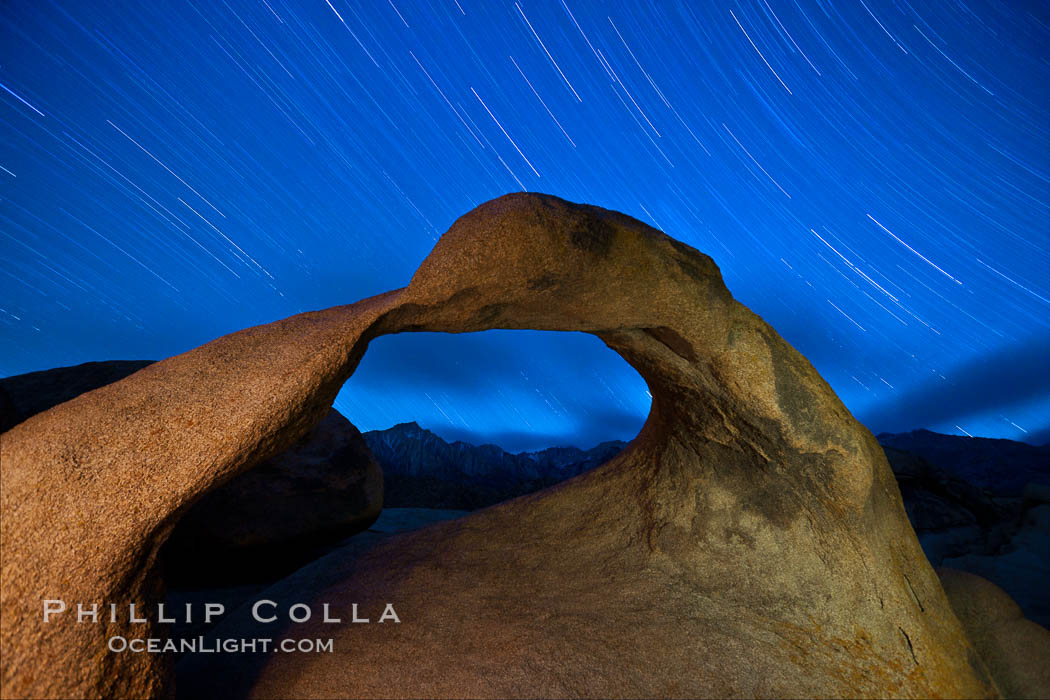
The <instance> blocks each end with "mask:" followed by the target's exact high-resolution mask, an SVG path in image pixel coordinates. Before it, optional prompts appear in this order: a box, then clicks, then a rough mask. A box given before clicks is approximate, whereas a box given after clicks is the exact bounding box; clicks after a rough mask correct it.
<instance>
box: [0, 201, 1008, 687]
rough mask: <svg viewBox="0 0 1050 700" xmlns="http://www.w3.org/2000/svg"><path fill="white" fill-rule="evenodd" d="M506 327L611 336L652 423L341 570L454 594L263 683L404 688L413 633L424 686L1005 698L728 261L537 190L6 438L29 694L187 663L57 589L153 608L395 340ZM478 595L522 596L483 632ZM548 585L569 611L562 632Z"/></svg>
mask: <svg viewBox="0 0 1050 700" xmlns="http://www.w3.org/2000/svg"><path fill="white" fill-rule="evenodd" d="M490 328H531V329H537V330H582V331H587V332H590V333H595V334H596V335H598V336H599V337H600V338H601V339H602V340H603V341H605V342H606V343H607V344H608V345H609V346H610V347H611V348H613V349H614V350H615V351H617V352H618V353H619V354H620V355H621V356H623V357H624V358H625V359H626V360H627V361H628V362H629V363H630V364H631V365H632V366H633V367H634V368H635V369H636V370H637V371H638V372H639V373H640V374H641V375H642V377H643V378H644V379H645V380H646V381H647V382H648V383H649V386H650V389H651V392H652V395H653V404H652V409H651V413H650V415H649V418H648V420H647V422H646V424H645V426H644V427H643V429H642V431H641V433H640V434H639V435H638V437H637V438H636V439H635V440H634V441H633V442H632V443H631V445H630V446H629V447H628V449H626V450H625V451H624V452H623V453H621V454H620V455H619V456H618V457H616V458H615V459H613V460H612V461H610V462H609V463H607V464H605V465H603V466H601V467H599V468H597V469H595V470H593V471H592V472H589V473H587V474H584V475H582V476H581V477H578V478H577V479H574V480H572V481H570V482H567V483H565V484H562V485H559V486H558V487H555V488H553V489H549V490H547V491H545V492H541V493H539V494H534V495H531V496H528V497H524V498H522V499H517V500H515V501H511V502H509V503H506V504H503V505H500V506H497V507H494V508H490V509H487V510H485V511H483V512H480V513H476V514H474V515H473V516H471V517H469V518H467V519H465V520H463V521H459V522H457V523H452V524H445V525H438V526H435V527H431V528H428V529H426V530H424V531H420V532H419V533H413V534H410V535H406V536H403V537H401V538H398V539H397V540H394V541H391V542H389V543H388V544H387V545H385V546H383V547H380V548H379V549H378V550H377V551H376V552H375V553H373V554H371V555H369V556H368V557H366V558H365V559H364V560H363V561H362V562H360V563H357V564H355V565H354V566H351V567H349V568H348V569H347V570H340V571H338V572H336V574H333V573H332V571H331V570H329V571H328V574H327V576H321V577H320V580H324V581H325V586H324V587H323V588H321V589H318V590H312V591H310V592H311V593H313V594H317V595H321V594H326V595H327V594H331V595H343V596H345V595H346V594H347V592H348V591H350V590H353V589H355V588H359V586H358V584H361V585H364V587H365V589H366V590H372V591H378V592H380V593H376V594H382V595H387V596H398V595H401V596H403V597H404V598H405V599H406V600H412V597H413V596H422V595H424V594H426V593H427V592H428V591H433V590H440V591H443V592H445V593H447V594H448V595H450V596H452V599H451V600H450V599H447V598H446V599H443V600H444V602H441V603H439V604H437V607H435V608H431V609H430V611H428V610H426V609H424V608H422V607H418V606H417V607H416V609H415V612H416V613H417V617H416V620H417V621H419V625H420V626H418V627H417V628H416V630H417V632H419V634H418V635H416V636H413V633H412V628H411V627H409V626H408V625H407V623H406V624H404V625H401V626H398V627H392V626H391V627H385V628H383V631H382V632H375V633H373V632H372V631H371V630H370V631H369V634H368V635H364V636H362V635H358V636H357V637H355V638H354V640H353V641H354V643H353V644H352V645H350V644H344V645H343V646H344V650H343V652H342V653H339V654H333V655H327V656H325V657H324V658H321V659H310V660H309V664H310V669H311V670H310V672H309V673H301V672H300V671H301V670H302V668H301V667H294V666H289V664H293V665H294V664H305V663H307V661H306V660H303V659H302V658H296V657H295V655H285V656H284V657H274V658H273V659H272V660H270V661H269V662H267V664H266V665H265V667H264V668H263V671H262V672H261V674H260V675H259V676H258V678H256V679H251V680H252V682H253V683H255V684H256V687H255V691H254V692H257V693H259V694H263V695H265V694H273V695H284V696H288V695H293V694H296V693H298V692H303V693H308V694H322V695H323V694H331V695H336V696H347V695H367V694H377V695H389V694H390V692H391V688H390V686H389V685H388V684H389V682H390V681H389V676H386V677H384V676H383V675H382V672H383V665H384V663H386V664H388V665H389V663H390V658H389V656H388V655H387V656H385V655H384V650H385V652H390V650H391V649H393V648H399V649H400V650H401V652H402V653H405V654H406V655H407V657H408V658H409V659H410V661H408V662H406V665H405V666H402V667H399V668H398V671H397V678H398V679H399V681H400V685H399V686H398V688H397V692H399V693H404V694H409V695H413V694H414V695H423V696H436V695H442V694H450V695H457V696H462V695H497V696H507V695H523V694H524V695H536V694H540V695H548V694H550V695H568V694H580V695H610V696H612V695H650V696H653V695H657V696H664V695H728V694H744V695H848V696H860V695H870V696H886V695H895V696H896V695H901V696H938V695H952V696H983V695H992V694H994V693H995V689H994V687H993V685H992V684H991V682H990V681H989V680H987V678H986V677H985V676H984V675H983V666H982V664H981V662H980V661H979V660H977V658H976V656H975V655H974V654H973V651H972V648H971V646H970V644H969V642H968V641H967V640H966V638H965V636H964V634H963V632H962V630H961V628H960V626H959V623H958V621H957V620H956V618H955V616H954V615H953V614H952V612H951V610H950V608H949V607H948V603H947V600H946V598H945V596H944V593H943V591H942V590H941V588H940V585H939V583H938V582H937V579H936V577H935V575H934V573H933V571H932V569H931V568H930V566H929V564H928V562H927V561H926V559H925V557H924V556H923V554H922V552H921V550H920V549H919V545H918V542H917V540H916V538H915V535H914V533H913V531H912V530H911V527H910V525H909V524H908V521H907V519H906V516H905V513H904V509H903V506H902V504H901V500H900V495H899V492H898V491H897V488H896V484H895V482H894V480H893V476H892V473H891V472H890V470H889V467H888V465H887V463H886V460H885V457H884V455H883V453H882V451H881V449H880V448H879V447H878V445H877V443H876V442H875V440H874V438H873V437H872V436H871V434H870V433H869V432H868V431H867V430H866V429H864V428H863V427H862V426H860V424H859V423H857V422H856V420H855V419H854V418H853V417H852V416H851V415H850V414H849V412H848V411H847V410H846V409H845V407H844V406H843V405H842V404H841V402H840V401H839V400H838V398H837V397H836V396H835V395H834V393H833V392H832V390H831V389H830V387H828V385H827V384H826V383H825V382H824V381H823V380H822V379H821V378H820V377H819V375H818V374H817V373H816V371H815V370H814V369H813V368H812V366H811V365H810V364H809V363H808V362H807V361H806V360H805V358H803V357H802V356H801V355H800V354H799V353H798V352H796V351H795V350H794V349H793V348H791V347H790V346H789V345H788V344H787V343H786V342H784V341H783V340H782V339H781V338H780V337H779V336H778V335H777V334H776V333H775V332H774V331H773V330H772V329H771V328H770V327H769V326H768V325H767V324H766V323H765V322H763V321H762V320H761V319H760V318H758V317H757V316H756V315H755V314H753V313H751V312H750V311H749V310H747V309H746V308H745V307H743V306H742V305H740V304H739V303H738V302H736V301H735V300H733V299H732V297H731V295H730V294H729V292H728V291H727V290H726V288H725V286H724V284H723V283H722V280H721V276H720V275H719V272H718V269H717V267H716V266H715V264H714V263H713V262H712V261H711V260H710V258H708V257H707V256H704V255H702V254H701V253H699V252H697V251H695V250H694V249H692V248H690V247H689V246H686V245H684V244H682V243H679V242H678V241H675V240H674V239H672V238H670V237H668V236H666V235H664V234H662V233H660V232H658V231H656V230H654V229H652V228H650V227H648V226H646V225H644V224H642V223H640V222H638V221H636V220H634V219H631V218H629V217H627V216H624V215H622V214H618V213H615V212H610V211H606V210H602V209H598V208H595V207H587V206H581V205H574V204H570V203H567V202H564V201H562V200H559V199H556V198H554V197H548V196H541V195H531V194H519V195H508V196H506V197H502V198H500V199H497V200H493V201H492V202H488V203H486V204H484V205H482V206H480V207H478V208H477V209H475V210H473V211H472V212H470V213H468V214H467V215H465V216H464V217H462V218H461V219H460V220H459V221H457V222H456V224H455V225H454V226H453V227H452V228H451V229H450V230H449V232H448V233H446V234H445V236H444V237H442V239H441V240H440V241H439V242H438V244H437V245H436V246H435V249H434V251H433V252H432V253H431V255H430V256H429V257H428V258H427V259H426V260H425V261H424V262H423V264H422V265H421V266H420V268H419V270H418V271H417V272H416V274H415V276H414V277H413V279H412V282H411V284H410V285H409V286H408V287H406V288H404V289H401V290H397V291H393V292H388V293H386V294H382V295H379V296H377V297H372V298H370V299H366V300H363V301H361V302H358V303H356V304H353V305H350V306H344V307H336V308H332V309H328V310H325V311H319V312H313V313H308V314H301V315H299V316H295V317H292V318H289V319H286V320H283V321H278V322H276V323H272V324H268V325H266V326H259V327H255V328H250V329H247V330H244V331H240V332H238V333H234V334H231V335H229V336H225V337H223V338H220V339H218V340H215V341H213V342H211V343H208V344H207V345H204V346H202V347H200V348H197V349H195V350H192V351H190V352H188V353H184V354H183V355H179V356H176V357H173V358H170V359H168V360H165V361H163V362H160V363H157V364H156V365H153V366H150V367H148V368H146V369H144V370H142V371H140V372H138V373H136V374H135V375H132V376H131V377H129V378H128V379H125V380H123V381H121V382H118V383H117V384H114V385H111V386H108V387H105V388H103V389H100V390H97V391H94V392H90V393H89V394H85V395H83V396H81V397H79V398H77V399H75V400H73V401H70V402H68V403H66V404H62V405H60V406H57V407H55V408H54V409H52V410H50V411H48V412H46V413H43V414H40V415H38V416H36V417H34V418H32V419H30V420H29V421H26V422H25V423H23V424H21V425H19V426H17V427H16V428H14V429H13V430H11V431H9V432H8V433H5V434H4V435H3V445H2V448H0V449H2V452H0V455H2V458H3V465H2V472H0V476H2V479H3V484H2V485H3V495H2V499H3V501H2V507H3V535H2V536H3V550H4V562H3V588H2V591H3V610H4V616H3V630H2V640H3V659H2V664H3V681H4V688H5V693H10V694H12V695H19V694H33V695H52V696H69V695H145V694H156V693H161V692H164V691H165V690H168V689H170V686H168V685H166V684H167V682H168V680H169V669H166V668H165V667H164V666H163V665H162V664H163V657H160V658H158V657H157V655H137V656H128V655H114V654H107V653H105V652H104V651H100V650H104V649H105V641H106V638H107V637H108V636H109V635H111V634H118V633H119V634H126V635H127V634H131V633H134V634H135V635H136V636H145V635H148V634H150V632H149V631H148V629H145V630H133V629H131V626H130V625H127V624H119V623H118V624H115V625H96V626H91V627H90V628H89V629H85V626H84V625H80V626H77V625H76V624H75V623H74V622H72V621H71V620H70V616H65V617H64V618H63V619H62V620H60V621H58V622H52V623H48V624H47V625H44V624H43V623H42V622H41V615H40V600H41V599H46V598H61V599H65V600H67V601H76V602H93V601H95V600H98V601H100V602H102V601H104V602H112V601H120V600H138V601H142V600H148V599H149V598H150V597H151V596H152V595H154V585H155V581H153V580H152V577H151V572H152V569H153V564H154V561H155V558H156V552H157V549H158V547H159V546H160V544H161V543H162V542H163V541H164V538H165V537H166V536H167V534H168V533H169V532H170V530H171V528H172V526H173V524H174V523H175V522H176V521H177V519H178V517H179V514H180V513H181V512H182V511H183V510H184V509H185V508H186V507H187V506H188V505H189V504H190V503H192V502H193V500H194V499H196V498H199V497H200V495H201V494H203V493H205V492H207V491H208V490H209V489H212V488H214V487H215V486H217V485H218V484H221V483H222V482H224V481H225V480H226V479H229V478H230V477H231V476H232V475H233V474H235V473H237V472H239V471H242V470H244V469H246V468H248V467H249V466H250V465H251V464H253V463H255V462H257V461H258V460H260V459H262V458H265V457H267V456H269V455H271V454H273V453H275V452H276V451H278V450H280V449H281V448H283V447H285V446H286V445H288V444H290V443H291V442H292V441H294V440H295V439H296V438H297V437H299V436H300V435H301V434H302V433H303V432H304V431H306V430H307V429H308V428H309V427H310V426H312V425H313V424H315V423H316V422H317V421H318V420H319V419H320V418H321V417H322V415H323V414H324V412H325V411H326V410H327V408H328V406H330V404H331V402H332V400H333V399H334V397H335V394H336V392H337V391H338V389H339V387H340V386H341V385H342V383H343V382H344V381H345V380H346V379H347V377H348V376H349V375H350V373H351V372H352V371H353V369H354V367H355V366H356V364H357V362H358V361H359V360H360V357H361V355H362V353H363V352H364V350H365V348H366V347H367V343H368V341H369V340H370V339H371V338H374V337H376V336H377V335H380V334H385V333H396V332H405V331H418V330H428V331H446V332H468V331H478V330H486V329H490ZM500 553H502V555H503V559H494V557H496V556H497V555H499V554H500ZM508 566H511V568H507V567H508ZM486 567H487V568H486ZM514 567H518V569H517V570H515V569H514ZM521 568H525V569H529V572H528V573H527V574H523V572H522V571H521V570H520V569H521ZM467 587H471V588H470V589H469V590H468V588H467ZM457 591H460V594H459V595H460V598H461V600H460V602H462V603H464V604H466V605H468V606H473V609H475V610H476V611H479V612H481V611H486V608H485V606H484V602H485V601H486V600H487V601H488V602H489V603H492V604H495V603H496V602H499V610H498V611H494V610H487V612H485V615H486V616H485V618H484V620H483V621H484V623H485V624H482V625H480V626H478V625H476V624H469V623H467V622H464V621H463V620H460V621H459V622H456V616H455V609H456V603H457V601H456V599H455V595H456V592H457ZM537 600H539V601H544V602H546V603H547V604H548V605H554V606H557V607H558V609H559V610H560V616H559V617H557V618H554V619H546V620H542V621H538V620H537V616H542V615H543V614H544V613H543V610H542V609H541V608H540V607H538V606H537V604H536V602H535V601H537ZM410 605H414V604H410ZM632 606H633V607H634V608H636V609H637V611H638V614H639V615H642V614H644V615H646V616H648V618H649V619H648V621H646V622H642V623H640V624H639V622H638V619H637V616H635V617H634V618H632V617H631V614H630V610H631V608H632ZM625 610H626V612H625ZM428 619H429V620H430V621H431V622H433V623H436V626H435V625H430V626H426V625H425V622H426V620H428ZM632 619H633V624H632ZM144 627H148V626H144ZM349 634H350V632H349V631H344V632H340V635H342V636H339V635H337V636H339V639H341V640H342V641H343V642H346V641H347V639H345V637H346V636H347V635H349ZM462 634H473V635H474V637H475V639H474V640H473V641H471V642H470V643H464V642H462V641H457V640H459V639H460V637H459V636H458V635H462ZM351 662H352V664H353V667H354V671H353V673H348V672H347V664H350V663H351ZM204 663H207V662H206V661H205V662H204ZM595 664H597V665H598V667H599V670H600V672H598V671H596V670H595V669H594V668H592V667H593V666H594V665H595ZM45 668H50V669H51V670H49V671H45V670H44V669H45ZM389 670H390V669H389V668H388V669H387V671H389ZM370 674H372V675H370ZM384 684H386V685H384Z"/></svg>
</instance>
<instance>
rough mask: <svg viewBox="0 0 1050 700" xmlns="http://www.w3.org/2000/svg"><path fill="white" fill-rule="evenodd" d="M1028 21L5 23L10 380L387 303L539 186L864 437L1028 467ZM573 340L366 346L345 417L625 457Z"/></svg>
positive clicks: (675, 8)
mask: <svg viewBox="0 0 1050 700" xmlns="http://www.w3.org/2000/svg"><path fill="white" fill-rule="evenodd" d="M1048 49H1050V10H1048V7H1047V6H1046V5H1045V4H1044V3H1031V4H1026V3H1023V2H1016V3H998V2H970V1H967V0H955V1H953V2H941V3H930V4H924V3H917V2H909V1H908V0H879V1H877V0H846V1H843V2H831V1H830V0H816V1H810V0H788V1H784V2H780V1H775V0H757V1H752V0H747V1H743V2H670V1H668V2H652V3H643V2H583V1H582V0H547V1H544V2H535V1H533V0H518V1H517V2H514V1H507V0H484V1H479V0H429V1H426V0H424V1H420V2H409V1H408V0H373V1H370V2H364V3H359V2H347V0H303V1H301V2H300V1H296V2H291V1H287V0H247V1H245V0H218V1H216V2H201V1H200V0H172V1H171V2H143V3H109V2H106V3H99V2H89V1H83V2H66V1H62V2H54V1H53V0H32V1H29V0H10V1H8V2H5V3H3V4H0V133H2V135H3V138H2V139H0V261H2V262H0V375H9V374H17V373H21V372H27V371H32V370H37V369H44V368H48V367H54V366H60V365H69V364H76V363H79V362H84V361H88V360H101V359H130V358H157V359H159V358H163V357H167V356H170V355H173V354H176V353H179V352H182V351H185V350H188V349H190V348H192V347H195V346H197V345H200V344H201V343H204V342H207V341H208V340H210V339H212V338H214V337H217V336H219V335H222V334H225V333H228V332H232V331H235V330H238V329H241V328H244V327H246V326H250V325H255V324H259V323H265V322H269V321H272V320H276V319H279V318H282V317H285V316H289V315H291V314H294V313H298V312H301V311H306V310H311V309H318V308H323V307H327V306H332V305H337V304H346V303H350V302H352V301H356V300H357V299H359V298H362V297H366V296H370V295H372V294H376V293H379V292H382V291H385V290H388V289H391V288H395V287H400V286H403V285H405V284H407V283H408V281H409V279H410V277H411V274H412V272H413V271H414V270H415V268H416V267H417V265H418V264H419V262H420V261H421V260H422V259H423V257H424V256H425V255H426V254H427V253H428V252H429V251H430V249H431V247H432V246H433V244H434V242H435V241H436V240H437V238H438V237H439V236H440V235H441V233H442V232H444V230H445V229H447V228H448V226H449V225H451V223H452V222H453V221H454V220H455V218H456V217H458V216H459V215H461V214H463V213H465V212H466V211H468V210H469V209H471V208H473V207H474V206H476V205H478V204H480V203H481V202H483V201H485V200H487V199H490V198H492V197H495V196H498V195H501V194H504V193H506V192H511V191H518V190H528V191H538V192H547V193H551V194H555V195H558V196H560V197H564V198H566V199H569V200H573V201H580V202H588V203H593V204H597V205H599V206H603V207H608V208H611V209H617V210H620V211H623V212H626V213H628V214H630V215H632V216H635V217H637V218H638V219H641V220H642V221H645V222H647V223H650V224H652V225H654V226H656V227H658V228H660V229H662V230H664V231H666V232H668V233H669V234H671V235H673V236H675V237H676V238H679V239H681V240H684V241H686V242H687V243H689V244H691V245H693V246H695V247H696V248H698V249H700V250H702V251H704V252H705V253H707V254H709V255H711V256H712V257H713V258H714V259H715V261H716V262H717V263H718V265H719V267H720V268H721V270H722V273H723V275H724V277H725V280H726V283H727V285H728V286H729V289H730V290H731V291H732V292H733V294H734V295H735V296H736V297H737V298H738V299H740V300H741V301H742V302H743V303H745V304H746V305H748V306H749V307H750V308H752V309H753V310H754V311H755V312H756V313H758V314H759V315H761V316H762V317H763V318H764V319H766V320H767V321H768V322H769V323H770V324H772V325H773V327H774V328H776V329H777V330H778V331H779V332H780V333H781V334H782V335H783V336H784V337H785V338H786V339H787V340H788V341H789V342H790V343H792V344H793V345H794V346H795V347H796V348H798V349H799V350H800V351H801V352H802V353H803V354H804V355H806V357H808V358H809V359H810V360H811V361H812V362H813V364H814V366H816V368H817V369H818V370H819V371H820V372H821V374H822V375H823V376H824V377H825V379H827V381H828V382H829V383H830V384H831V385H832V387H833V388H834V389H835V390H836V391H837V392H838V394H839V395H840V396H841V397H842V399H843V400H844V402H845V403H846V405H847V406H848V407H849V408H850V410H851V411H853V413H854V414H855V415H856V416H857V417H858V418H859V419H860V420H861V421H862V422H864V423H865V424H866V425H867V426H868V427H869V428H871V429H872V430H873V431H875V432H880V431H895V432H898V431H906V430H911V429H915V428H929V429H932V430H937V431H941V432H947V433H953V434H959V435H964V434H970V435H981V436H990V437H1007V438H1012V439H1018V440H1025V441H1028V442H1033V443H1036V444H1042V443H1046V442H1050V359H1048V358H1050V276H1048V274H1047V270H1050V226H1048V221H1050V216H1048V214H1050V211H1048V210H1050V163H1048V161H1050V148H1048V142H1050V134H1048V128H1047V125H1048V123H1050V119H1048V110H1047V107H1048V97H1050V50H1048ZM649 402H650V397H649V395H648V392H647V391H646V387H645V383H644V382H643V381H642V380H641V378H640V377H638V375H637V374H636V373H635V372H634V371H633V370H632V369H631V368H630V367H629V366H627V365H626V363H624V362H623V361H622V360H621V359H620V358H619V357H617V356H616V355H614V354H613V353H612V352H611V351H610V350H608V349H607V348H605V347H604V346H603V345H602V344H601V342H600V341H598V340H597V339H596V338H594V337H591V336H586V335H582V334H566V333H541V332H530V331H493V332H489V333H482V334H471V335H463V336H448V335H437V334H408V335H403V336H395V337H386V338H381V339H379V340H377V341H375V342H373V343H372V347H371V349H370V351H369V352H368V354H367V355H366V356H365V359H364V361H363V362H362V364H361V367H360V368H359V370H358V372H357V373H356V374H355V375H354V377H352V378H351V380H350V381H349V382H348V383H347V385H346V386H345V387H344V389H343V391H342V392H341V394H340V396H339V398H338V399H337V402H336V407H337V408H339V409H340V410H341V411H342V412H343V413H344V414H345V415H347V417H348V418H350V420H351V421H353V422H354V423H355V424H356V425H357V426H358V427H359V428H361V429H362V430H369V429H376V428H385V427H388V426H389V425H391V424H393V423H396V422H401V421H408V420H416V421H418V422H419V423H420V424H422V425H424V426H426V427H429V428H431V429H433V430H434V431H435V432H437V433H439V434H441V435H442V436H444V437H447V438H461V439H467V440H471V441H473V442H483V441H493V442H496V443H498V444H500V445H502V446H504V447H507V448H509V449H515V450H516V449H526V448H537V447H543V446H547V445H553V444H578V445H580V446H583V447H589V446H591V445H593V444H594V443H596V442H598V441H599V440H604V439H615V438H619V439H629V438H630V437H632V436H633V435H634V434H635V433H636V432H637V431H638V429H639V428H640V426H641V424H642V422H643V421H644V418H645V415H646V413H647V411H648V406H649Z"/></svg>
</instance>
